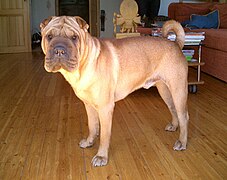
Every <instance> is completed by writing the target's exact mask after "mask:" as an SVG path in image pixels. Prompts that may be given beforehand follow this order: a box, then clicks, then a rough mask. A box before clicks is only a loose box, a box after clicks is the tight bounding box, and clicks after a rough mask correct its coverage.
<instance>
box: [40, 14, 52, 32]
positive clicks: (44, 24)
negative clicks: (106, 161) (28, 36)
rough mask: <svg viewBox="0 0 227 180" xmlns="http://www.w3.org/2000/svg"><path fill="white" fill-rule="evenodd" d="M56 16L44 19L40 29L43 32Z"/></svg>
mask: <svg viewBox="0 0 227 180" xmlns="http://www.w3.org/2000/svg"><path fill="white" fill-rule="evenodd" d="M53 17H54V16H50V17H48V18H47V19H44V20H43V22H41V23H40V25H39V27H40V29H41V31H43V29H44V28H45V27H46V26H47V24H48V23H49V22H50V21H51V20H52V19H53Z"/></svg>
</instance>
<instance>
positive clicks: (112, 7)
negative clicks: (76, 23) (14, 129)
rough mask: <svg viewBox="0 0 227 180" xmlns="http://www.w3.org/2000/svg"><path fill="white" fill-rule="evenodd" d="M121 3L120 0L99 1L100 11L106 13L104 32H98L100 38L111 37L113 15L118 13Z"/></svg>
mask: <svg viewBox="0 0 227 180" xmlns="http://www.w3.org/2000/svg"><path fill="white" fill-rule="evenodd" d="M121 2H122V0H100V10H105V12H106V21H105V31H101V32H100V37H106V38H109V37H113V14H114V12H116V13H118V14H119V13H120V4H121Z"/></svg>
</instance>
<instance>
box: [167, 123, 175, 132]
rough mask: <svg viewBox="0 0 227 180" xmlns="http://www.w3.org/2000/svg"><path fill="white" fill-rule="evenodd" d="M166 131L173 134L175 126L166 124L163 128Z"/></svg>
mask: <svg viewBox="0 0 227 180" xmlns="http://www.w3.org/2000/svg"><path fill="white" fill-rule="evenodd" d="M165 130H166V131H170V132H174V131H176V130H177V126H174V125H173V124H172V123H169V124H167V126H166V127H165Z"/></svg>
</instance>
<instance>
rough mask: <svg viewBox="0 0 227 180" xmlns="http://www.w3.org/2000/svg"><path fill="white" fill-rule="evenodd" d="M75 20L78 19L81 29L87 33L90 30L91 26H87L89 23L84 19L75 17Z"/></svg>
mask: <svg viewBox="0 0 227 180" xmlns="http://www.w3.org/2000/svg"><path fill="white" fill-rule="evenodd" d="M74 18H75V19H76V22H77V23H78V24H79V26H80V28H81V29H84V30H85V31H87V30H88V28H89V25H88V24H87V22H86V21H85V20H84V19H83V18H81V17H79V16H75V17H74Z"/></svg>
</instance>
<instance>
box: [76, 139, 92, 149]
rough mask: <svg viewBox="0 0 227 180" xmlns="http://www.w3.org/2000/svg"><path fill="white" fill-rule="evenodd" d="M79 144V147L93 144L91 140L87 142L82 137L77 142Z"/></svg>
mask: <svg viewBox="0 0 227 180" xmlns="http://www.w3.org/2000/svg"><path fill="white" fill-rule="evenodd" d="M79 146H80V147H81V148H89V147H91V146H93V142H89V141H88V140H87V139H82V140H81V141H80V143H79Z"/></svg>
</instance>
